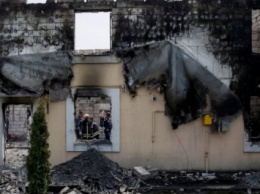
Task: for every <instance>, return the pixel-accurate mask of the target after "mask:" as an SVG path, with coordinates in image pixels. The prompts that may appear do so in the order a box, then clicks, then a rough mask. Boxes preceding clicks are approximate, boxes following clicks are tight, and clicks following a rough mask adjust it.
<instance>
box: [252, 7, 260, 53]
mask: <svg viewBox="0 0 260 194" xmlns="http://www.w3.org/2000/svg"><path fill="white" fill-rule="evenodd" d="M252 51H253V52H254V53H260V10H259V9H258V10H252Z"/></svg>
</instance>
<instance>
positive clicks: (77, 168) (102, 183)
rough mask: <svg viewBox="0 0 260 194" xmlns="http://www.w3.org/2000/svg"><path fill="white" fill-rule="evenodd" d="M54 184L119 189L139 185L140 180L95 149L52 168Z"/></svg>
mask: <svg viewBox="0 0 260 194" xmlns="http://www.w3.org/2000/svg"><path fill="white" fill-rule="evenodd" d="M51 180H52V186H54V185H55V186H77V188H78V187H80V190H81V191H84V192H100V191H101V192H102V191H108V190H117V189H118V188H120V186H122V185H126V186H127V187H128V188H133V189H134V188H135V187H138V184H139V180H138V179H137V178H136V177H133V176H131V175H128V170H127V169H124V168H121V167H120V166H119V165H118V164H117V163H115V162H113V161H111V160H110V159H108V158H107V157H106V156H104V155H103V154H101V153H100V152H99V151H97V150H95V149H89V150H88V151H86V152H83V153H82V154H80V155H78V156H77V157H75V158H73V159H72V160H70V161H67V162H65V163H62V164H59V165H57V166H54V167H53V168H52V172H51Z"/></svg>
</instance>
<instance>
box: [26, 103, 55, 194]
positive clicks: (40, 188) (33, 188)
mask: <svg viewBox="0 0 260 194" xmlns="http://www.w3.org/2000/svg"><path fill="white" fill-rule="evenodd" d="M48 137H49V132H48V127H47V122H46V119H45V103H44V100H43V99H41V102H40V105H39V107H38V108H37V110H36V112H35V113H34V115H33V120H32V125H31V134H30V143H31V147H30V149H29V155H28V157H27V160H26V168H27V179H28V182H29V186H28V193H30V194H44V193H46V192H47V189H48V185H49V184H50V163H49V158H50V151H49V144H48V142H47V140H48Z"/></svg>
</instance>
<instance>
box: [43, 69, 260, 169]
mask: <svg viewBox="0 0 260 194" xmlns="http://www.w3.org/2000/svg"><path fill="white" fill-rule="evenodd" d="M73 72H74V75H75V77H74V78H73V80H72V83H71V84H72V86H73V87H78V86H84V87H86V86H93V85H95V86H96V85H100V86H101V87H108V88H109V87H120V86H121V85H122V84H123V83H124V80H123V76H122V64H77V65H74V66H73ZM91 72H92V73H93V72H95V73H96V80H95V79H94V80H93V77H92V76H91V75H90V74H91ZM88 75H89V76H88ZM154 95H155V96H156V97H157V101H153V100H151V97H152V96H154ZM48 126H49V130H50V133H51V136H50V148H51V153H52V154H51V160H50V161H51V163H52V165H56V164H59V163H62V162H65V161H67V160H69V159H71V158H72V157H74V156H76V155H78V154H79V153H80V152H67V151H66V102H65V101H60V102H51V103H50V113H49V114H48ZM243 126H244V123H243V118H242V116H239V117H238V118H236V119H235V120H234V121H233V122H232V123H231V124H230V130H229V131H227V132H225V133H218V132H217V133H216V132H215V133H213V132H212V131H211V129H210V127H208V126H204V125H203V124H202V119H201V118H199V119H197V120H195V121H193V122H191V123H188V124H185V125H181V126H180V127H179V128H178V129H177V130H172V128H171V124H170V120H169V118H168V117H167V116H165V115H164V97H163V95H161V94H159V93H158V92H157V91H156V90H151V91H148V90H146V89H145V88H140V89H139V90H138V94H137V96H136V97H135V98H131V97H130V95H129V94H128V93H127V92H124V91H123V89H122V88H121V89H120V152H105V153H104V154H105V155H106V156H108V157H109V158H110V159H112V160H113V161H115V162H118V163H119V165H121V166H124V167H128V168H131V167H133V166H136V165H143V166H147V165H152V166H156V167H158V168H159V169H167V170H182V169H186V170H206V168H207V169H208V170H249V169H260V163H259V160H260V154H259V153H245V152H244V151H243V146H244V143H243V139H244V128H243Z"/></svg>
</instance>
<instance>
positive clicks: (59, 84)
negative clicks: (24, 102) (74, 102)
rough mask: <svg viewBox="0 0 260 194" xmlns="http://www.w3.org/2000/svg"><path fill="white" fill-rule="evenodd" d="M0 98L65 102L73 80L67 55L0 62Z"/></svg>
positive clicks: (31, 57)
mask: <svg viewBox="0 0 260 194" xmlns="http://www.w3.org/2000/svg"><path fill="white" fill-rule="evenodd" d="M0 70H1V71H0V75H1V77H0V96H10V97H18V96H22V97H26V96H29V97H38V96H40V95H42V94H44V93H49V95H50V99H51V100H62V99H65V98H66V96H67V95H68V94H69V91H70V89H69V88H70V81H71V78H72V77H73V74H72V70H71V58H70V55H69V53H67V52H50V53H41V54H27V55H18V56H9V57H2V58H0Z"/></svg>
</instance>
